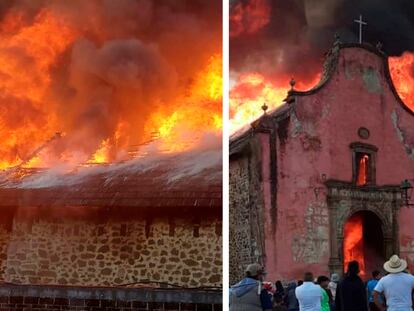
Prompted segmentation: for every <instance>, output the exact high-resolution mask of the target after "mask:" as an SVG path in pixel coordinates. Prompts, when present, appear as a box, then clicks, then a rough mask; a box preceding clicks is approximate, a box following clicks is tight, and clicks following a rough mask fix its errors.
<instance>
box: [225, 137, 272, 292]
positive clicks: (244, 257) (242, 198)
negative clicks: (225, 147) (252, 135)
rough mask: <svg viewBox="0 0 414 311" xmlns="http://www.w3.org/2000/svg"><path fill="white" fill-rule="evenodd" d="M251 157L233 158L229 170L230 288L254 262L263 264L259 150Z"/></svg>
mask: <svg viewBox="0 0 414 311" xmlns="http://www.w3.org/2000/svg"><path fill="white" fill-rule="evenodd" d="M254 145H255V142H251V146H252V148H255V149H257V152H256V153H255V154H253V155H249V156H247V155H244V156H243V157H238V158H233V159H231V161H230V168H229V171H230V173H229V191H230V193H229V203H230V205H229V213H230V215H229V221H230V224H229V239H230V245H229V258H230V275H229V277H230V284H234V283H236V282H238V281H239V280H240V279H241V278H242V277H243V276H244V269H245V268H246V266H247V265H248V264H250V263H253V262H260V263H263V262H264V256H265V254H264V245H263V243H264V239H263V215H262V214H263V197H262V195H263V194H262V193H263V191H262V185H261V182H260V179H261V174H260V172H261V161H260V160H259V159H260V157H261V153H260V149H259V148H258V146H256V147H254Z"/></svg>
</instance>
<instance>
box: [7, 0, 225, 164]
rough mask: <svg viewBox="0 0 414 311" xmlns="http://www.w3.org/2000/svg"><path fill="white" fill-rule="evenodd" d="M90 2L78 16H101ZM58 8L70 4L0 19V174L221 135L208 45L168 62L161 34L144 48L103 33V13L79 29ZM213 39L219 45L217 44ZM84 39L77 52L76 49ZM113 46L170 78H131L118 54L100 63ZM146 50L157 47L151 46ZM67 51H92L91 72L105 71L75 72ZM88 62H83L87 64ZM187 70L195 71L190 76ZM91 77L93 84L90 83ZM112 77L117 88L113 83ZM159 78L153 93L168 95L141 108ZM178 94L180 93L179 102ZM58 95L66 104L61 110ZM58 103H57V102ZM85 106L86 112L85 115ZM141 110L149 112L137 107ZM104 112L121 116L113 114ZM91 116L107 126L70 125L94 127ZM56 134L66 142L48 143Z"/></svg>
mask: <svg viewBox="0 0 414 311" xmlns="http://www.w3.org/2000/svg"><path fill="white" fill-rule="evenodd" d="M100 3H101V2H99V1H97V2H96V3H95V2H94V3H92V2H91V3H90V6H89V5H85V7H84V8H86V9H88V8H89V9H96V8H100V9H103V8H102V7H100V6H101V5H102V4H100ZM66 6H68V7H69V6H70V5H67V4H62V5H61V6H58V7H59V9H57V7H55V6H49V5H46V4H45V5H44V7H43V8H42V9H40V10H39V11H38V12H37V13H33V12H32V11H30V10H27V11H26V8H25V7H24V6H23V5H22V6H21V7H20V6H19V7H17V6H16V7H14V8H13V9H10V10H9V11H7V14H5V15H4V16H3V17H2V19H1V20H0V139H1V141H2V144H1V145H0V169H7V168H10V167H16V166H19V167H24V168H35V167H50V166H53V165H55V164H58V163H61V162H65V163H69V164H72V165H78V164H80V163H86V164H85V165H88V164H96V163H108V162H112V161H116V160H125V159H128V157H129V156H130V155H132V154H134V152H131V153H130V152H129V151H130V150H132V149H133V148H141V146H142V145H143V144H145V143H148V142H152V141H154V140H157V141H158V142H157V143H158V146H159V148H160V150H163V151H166V152H181V151H185V150H188V149H191V148H193V147H194V146H195V145H196V144H197V143H199V142H198V140H200V139H201V137H202V135H203V133H205V132H213V133H215V134H218V133H221V127H222V113H221V107H222V104H221V100H222V56H221V53H217V49H216V48H215V43H214V42H212V41H211V40H210V39H209V40H210V41H211V43H212V44H211V45H212V46H211V47H210V46H205V49H204V51H203V52H204V54H203V55H200V57H199V58H198V55H192V57H194V58H195V59H194V61H192V60H185V61H183V59H181V58H184V56H183V55H182V54H183V53H180V54H179V55H176V54H177V53H173V52H172V53H171V55H170V54H168V51H169V49H166V48H165V45H167V43H168V40H169V39H168V36H165V37H162V36H161V37H162V39H159V37H160V36H158V35H157V36H155V37H154V44H152V43H151V44H147V42H146V40H147V39H146V36H145V35H144V34H141V33H140V34H135V33H134V34H133V35H132V34H129V33H127V34H124V33H121V34H118V33H115V32H114V33H112V32H111V31H110V30H108V29H103V28H105V27H102V25H103V24H102V23H104V22H105V21H106V20H105V18H106V17H103V16H101V15H102V12H103V11H99V10H97V11H96V15H94V14H92V15H93V16H91V20H90V21H87V22H85V23H84V24H82V25H79V19H78V18H79V16H77V14H73V12H72V11H71V10H73V8H72V7H71V8H68V7H66ZM66 9H67V10H66ZM94 12H95V11H94ZM171 14H173V13H171ZM174 14H175V13H174ZM74 15H75V16H74ZM174 16H175V15H174ZM104 25H106V24H104ZM119 29H122V30H119ZM119 29H118V28H117V31H118V30H119V31H126V32H127V30H125V29H126V28H122V27H119ZM174 31H178V30H174ZM174 34H175V33H174ZM175 35H176V34H175ZM125 36H129V37H127V38H124V37H125ZM120 37H121V39H119V38H120ZM124 39H125V40H124ZM218 39H220V41H221V38H220V37H218ZM156 40H160V42H157V41H156ZM162 40H164V41H162ZM204 40H205V38H204ZM86 41H87V43H86V44H84V46H82V44H81V43H82V42H83V43H85V42H86ZM107 42H109V44H106V43H107ZM113 42H115V44H117V43H119V42H121V43H123V44H124V46H127V47H130V46H131V45H133V44H135V45H134V47H136V46H138V47H139V48H142V50H143V51H144V52H143V53H147V54H149V55H150V56H148V58H149V60H152V59H154V63H155V65H153V67H154V68H156V69H157V68H158V67H160V73H164V71H163V70H165V73H173V74H175V73H177V76H178V79H175V77H173V78H171V79H168V81H167V82H164V81H163V80H162V79H161V78H159V77H158V75H161V74H159V73H158V72H157V73H155V74H154V76H155V77H153V76H152V71H151V70H150V69H151V68H152V67H150V65H149V67H148V68H149V69H148V73H145V72H144V70H147V69H146V68H144V69H142V70H143V71H142V72H141V71H134V70H136V68H135V67H139V66H140V65H141V64H135V63H133V61H134V60H135V58H134V57H135V56H130V55H129V54H128V53H125V50H126V49H125V48H124V50H122V53H121V52H118V54H119V55H120V57H125V59H126V60H125V59H123V62H120V64H115V65H113V67H112V68H111V67H109V66H111V65H112V63H110V62H112V61H113V60H112V59H106V58H105V57H109V58H110V57H116V56H117V55H115V54H116V52H117V51H118V50H115V52H113V53H112V54H111V55H110V56H107V55H106V54H105V53H108V50H105V49H104V48H102V46H105V44H106V46H105V48H107V49H110V48H112V46H111V45H110V44H111V43H113ZM183 42H184V41H183ZM155 43H157V44H158V43H159V44H158V46H157V44H155ZM88 44H89V45H88ZM183 44H184V43H183ZM155 46H157V47H156V48H155ZM76 48H78V50H81V51H85V50H86V51H89V50H92V52H91V54H90V55H89V56H94V55H98V56H102V55H101V54H99V53H102V54H103V57H102V60H100V61H101V63H98V64H97V66H101V67H105V66H107V67H108V68H109V69H108V68H107V67H105V68H104V73H100V72H98V73H96V71H97V70H100V68H101V67H99V68H98V69H96V68H94V67H93V65H91V66H92V67H91V68H89V67H87V66H88V65H89V64H86V65H85V64H83V63H82V64H79V65H78V64H77V63H75V61H74V60H73V59H74V58H75V55H74V54H75V52H76V51H77V50H76ZM144 48H145V49H144ZM82 49H83V50H82ZM189 50H190V51H191V49H189ZM126 51H128V52H129V51H130V50H126ZM131 51H132V50H131ZM111 52H112V51H111ZM93 53H95V54H93ZM163 53H165V55H164V54H163ZM124 54H126V55H124ZM167 54H168V55H167ZM82 55H83V54H82ZM82 55H81V56H82ZM134 55H136V54H134ZM144 56H146V54H144ZM151 57H152V58H151ZM90 58H92V57H90ZM77 59H79V58H76V60H77ZM85 59H88V58H85ZM130 59H132V61H131V62H129V61H130ZM106 61H108V62H109V63H110V65H107V63H106ZM90 62H92V63H93V59H91V61H90ZM182 63H183V64H184V65H185V66H186V67H185V66H181V67H185V68H184V69H182V68H181V67H180V66H179V65H180V64H182ZM187 63H190V64H193V63H195V64H199V67H200V68H194V67H195V66H193V65H188V64H187ZM76 65H78V66H79V68H80V69H79V68H77V67H76ZM151 65H152V64H151ZM142 66H143V65H142ZM75 67H76V68H75ZM143 67H144V66H143ZM71 70H73V72H75V74H74V73H73V72H72V71H71ZM82 70H84V71H87V74H88V75H89V76H88V75H86V74H85V76H82V73H81V74H79V72H80V71H82ZM105 70H107V71H105ZM119 71H122V72H127V73H129V72H132V73H131V74H130V76H128V75H127V74H125V75H121V74H119ZM89 72H92V73H91V74H90V73H89ZM135 72H138V74H137V73H135ZM76 75H80V77H78V76H76ZM95 75H96V77H95ZM141 75H142V77H141ZM147 75H148V77H147ZM84 77H86V78H84ZM102 77H104V78H102ZM105 78H108V79H105ZM59 79H62V81H60V80H59ZM81 79H84V80H85V81H83V80H81ZM94 79H96V81H97V82H96V81H92V82H91V81H90V80H94ZM111 79H112V80H116V81H115V82H113V81H112V80H111ZM122 79H124V80H125V81H126V82H125V83H122V82H123V80H122ZM151 79H153V80H154V81H152V82H151V83H153V84H154V85H155V87H152V88H151V91H148V89H149V88H147V84H146V83H145V82H146V81H147V80H151ZM190 79H191V80H190ZM78 80H81V81H80V82H79V81H78ZM107 80H108V81H107ZM118 80H122V81H120V82H118ZM141 80H144V82H142V81H141ZM159 80H161V82H163V83H164V84H161V83H160V87H159V89H162V88H163V85H165V86H166V88H168V87H171V88H173V87H174V90H173V91H169V90H167V91H165V93H162V92H161V91H160V94H161V93H162V94H161V95H158V94H157V95H155V96H149V97H150V99H149V100H148V99H147V98H146V95H147V93H149V92H153V89H155V88H156V86H158V85H159ZM176 80H178V81H176ZM187 81H188V82H187ZM76 83H77V84H76ZM111 83H112V84H111ZM117 83H118V84H117ZM134 83H136V84H134ZM141 83H142V85H141ZM89 84H90V85H91V86H92V87H89ZM113 84H115V86H114V85H113ZM126 84H128V85H126ZM170 84H171V85H170ZM79 85H82V86H81V87H79ZM83 85H85V87H84V89H82V87H83ZM124 85H126V86H125V90H124V89H123V87H124ZM95 86H96V87H95ZM101 88H102V89H101ZM111 88H112V89H111ZM141 89H142V90H141ZM183 90H185V91H186V94H181V93H184V92H183ZM59 92H64V93H62V94H61V93H59ZM134 92H136V93H134ZM154 92H155V93H157V92H158V90H155V91H154ZM57 93H59V94H58V95H56V94H57ZM83 93H85V94H86V95H85V94H83ZM95 93H97V95H96V96H95ZM131 93H132V94H131ZM79 94H80V95H79ZM90 94H92V95H90ZM101 94H103V95H101ZM136 94H138V95H136ZM66 95H67V96H66ZM66 97H68V98H70V100H68V101H67V102H66V101H65V100H66ZM101 97H103V99H101ZM59 99H63V103H62V102H61V101H59ZM112 100H113V102H110V101H112ZM56 101H58V103H56ZM97 102H98V104H99V103H100V102H103V105H102V107H104V108H107V107H109V106H110V108H112V109H113V110H110V109H108V111H101V110H104V108H102V109H101V106H98V105H96V103H97ZM108 102H110V103H109V104H108ZM141 102H142V104H141ZM137 103H139V104H137ZM111 104H113V105H111ZM65 105H66V106H65ZM71 105H73V107H72V106H71ZM87 105H90V106H91V107H90V108H88V107H86V108H85V106H87ZM93 105H96V107H95V106H93ZM67 106H71V107H67ZM113 106H115V107H113ZM149 106H150V107H151V109H150V108H147V107H149ZM78 107H79V108H80V109H78ZM129 107H133V108H129ZM137 107H138V108H137ZM140 107H143V108H142V110H145V109H147V111H143V115H144V116H145V117H141V116H137V115H139V114H140V111H138V113H137V111H136V110H139V109H140ZM114 108H115V109H118V108H121V109H120V110H122V111H120V112H119V111H118V110H115V109H114ZM66 109H67V110H66ZM133 109H135V110H134V111H131V110H133ZM78 110H80V112H79V111H78ZM68 111H69V113H68ZM78 112H79V113H78ZM77 113H78V114H79V115H77ZM99 113H102V114H107V115H111V116H112V115H113V118H112V119H111V120H114V121H113V122H112V121H111V122H108V124H103V125H102V131H100V130H101V127H100V126H99V124H98V125H96V126H95V124H92V125H91V126H90V127H84V128H83V127H82V125H81V124H78V123H76V122H79V120H81V122H85V123H88V122H89V120H90V119H92V121H93V122H95V123H99V122H96V120H95V121H94V117H95V115H96V114H99ZM73 115H75V116H73ZM71 118H72V119H71ZM89 118H90V119H89ZM105 118H107V117H106V116H105V117H103V118H102V119H105ZM144 118H145V119H144ZM99 120H100V119H99ZM105 120H106V119H105ZM136 120H139V121H140V122H136ZM109 123H110V124H109ZM93 126H95V127H97V128H98V129H96V128H93ZM80 127H82V128H81V129H79V130H78V128H80ZM76 130H78V131H76ZM57 131H59V132H60V131H62V132H65V133H67V135H65V137H63V136H62V137H60V136H59V141H54V140H52V139H50V138H51V137H52V135H53V133H55V132H57ZM138 132H139V134H137V133H138ZM96 133H98V136H97V135H96ZM93 134H95V136H94V137H92V135H93ZM99 135H101V136H99ZM89 141H90V142H89ZM85 145H87V146H86V147H85ZM76 148H79V150H78V149H76Z"/></svg>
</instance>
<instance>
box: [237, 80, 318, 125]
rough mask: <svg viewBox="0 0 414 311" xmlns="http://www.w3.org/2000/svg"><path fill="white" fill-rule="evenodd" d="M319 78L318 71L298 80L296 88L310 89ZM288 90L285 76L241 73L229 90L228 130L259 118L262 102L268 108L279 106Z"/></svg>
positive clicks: (261, 112) (287, 81)
mask: <svg viewBox="0 0 414 311" xmlns="http://www.w3.org/2000/svg"><path fill="white" fill-rule="evenodd" d="M319 79H320V74H319V73H318V74H316V75H315V76H314V77H312V78H311V79H309V80H306V81H298V83H297V84H296V89H302V90H306V89H310V88H312V87H313V86H315V85H316V84H317V83H318V81H319ZM288 90H289V79H288V78H287V77H285V78H280V80H277V81H272V80H270V79H267V78H266V77H265V76H263V75H261V74H259V73H247V74H243V75H241V76H240V78H239V80H238V81H237V83H236V84H235V85H234V86H233V87H232V89H231V90H230V118H231V120H230V132H231V133H233V132H235V131H236V130H238V129H239V128H241V127H242V126H244V125H246V124H249V123H251V122H253V121H254V120H256V119H257V118H259V117H260V116H261V115H262V114H263V111H262V110H261V108H260V107H261V106H262V105H263V104H264V103H266V105H267V106H268V107H269V109H270V110H271V109H275V108H277V107H279V106H281V105H282V104H283V100H284V99H285V98H286V96H287V92H288Z"/></svg>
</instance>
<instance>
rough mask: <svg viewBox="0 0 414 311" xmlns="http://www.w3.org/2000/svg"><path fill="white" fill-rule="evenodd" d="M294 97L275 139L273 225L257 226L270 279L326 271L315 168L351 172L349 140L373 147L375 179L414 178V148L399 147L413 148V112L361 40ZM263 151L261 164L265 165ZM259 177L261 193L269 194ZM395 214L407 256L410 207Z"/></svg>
mask: <svg viewBox="0 0 414 311" xmlns="http://www.w3.org/2000/svg"><path fill="white" fill-rule="evenodd" d="M294 105H295V109H294V111H295V115H293V116H291V122H290V124H289V128H288V138H287V141H286V144H281V142H280V141H279V139H278V141H277V150H278V151H277V152H278V163H277V164H278V192H277V208H278V214H277V219H278V222H277V226H276V227H277V231H276V233H275V234H272V231H271V227H270V226H269V222H268V221H267V222H266V226H265V237H266V240H265V245H266V255H267V258H266V267H267V270H268V272H269V275H268V278H269V279H271V280H275V279H278V278H281V279H284V280H289V279H297V278H301V277H302V275H303V272H305V271H307V270H310V271H312V272H314V274H315V275H318V274H328V260H329V255H330V254H329V228H328V210H327V205H326V198H325V193H326V190H324V189H325V188H324V186H323V182H322V181H321V174H326V177H327V179H335V180H342V181H351V180H352V152H351V150H350V148H349V144H350V143H351V142H355V141H360V142H364V143H368V144H372V145H375V146H377V147H378V152H377V159H376V183H377V185H385V184H400V182H401V181H402V180H403V179H405V178H414V151H412V152H413V153H412V154H411V156H409V154H408V152H407V150H406V149H407V148H405V147H404V144H406V147H407V146H408V147H410V146H411V148H413V150H414V115H412V114H410V113H408V112H407V111H406V110H404V109H403V108H402V106H401V105H400V103H399V102H398V101H397V99H396V98H395V96H394V95H393V93H392V91H391V89H390V87H389V85H388V83H387V81H386V79H385V75H384V68H383V63H382V59H381V58H380V57H379V56H378V55H376V54H374V53H372V52H370V51H368V50H365V49H363V48H355V47H354V48H343V49H341V51H340V55H339V63H338V66H337V68H336V72H335V73H334V74H333V75H332V77H331V79H330V80H329V81H328V82H327V83H326V85H325V86H324V87H322V88H321V89H320V90H319V91H318V92H316V93H315V94H313V95H308V96H301V97H299V96H298V97H297V99H296V104H294ZM295 119H296V120H295ZM397 119H398V120H397ZM395 124H397V127H396V126H395ZM360 127H366V128H368V129H369V131H370V138H369V139H367V140H362V139H361V138H359V136H358V133H357V131H358V128H360ZM401 130H402V131H403V132H404V133H405V134H404V142H401V135H400V133H399V131H401ZM262 143H263V150H264V151H267V150H268V149H269V147H268V141H267V140H265V139H262ZM266 148H267V149H266ZM266 154H267V152H263V168H264V171H265V172H266V170H268V168H269V157H268V155H266ZM265 174H266V175H265V176H266V178H267V177H268V175H267V173H265ZM266 181H267V179H265V192H264V195H265V198H266V202H269V201H270V191H268V190H267V189H268V187H269V184H268V183H267V182H266ZM315 188H318V189H319V193H318V195H315V192H314V189H315ZM266 206H267V205H266ZM266 215H269V214H266ZM399 219H400V245H401V253H402V254H403V255H405V256H406V257H407V258H408V259H409V260H410V261H411V264H414V242H411V241H414V210H408V209H407V208H402V209H401V210H400V215H399Z"/></svg>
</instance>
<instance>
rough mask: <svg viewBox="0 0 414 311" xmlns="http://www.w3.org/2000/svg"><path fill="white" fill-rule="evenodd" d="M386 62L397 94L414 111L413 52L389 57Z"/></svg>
mask: <svg viewBox="0 0 414 311" xmlns="http://www.w3.org/2000/svg"><path fill="white" fill-rule="evenodd" d="M388 62H389V67H390V72H391V78H392V81H393V83H394V86H395V88H396V90H397V92H398V95H399V96H400V97H401V99H402V100H403V101H404V103H405V104H406V105H407V107H408V108H410V109H411V110H412V111H414V53H412V52H405V53H403V54H402V55H401V56H400V57H390V58H389V60H388Z"/></svg>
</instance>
